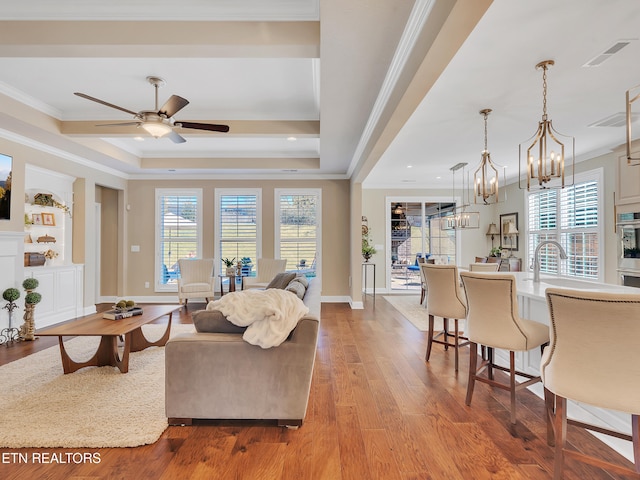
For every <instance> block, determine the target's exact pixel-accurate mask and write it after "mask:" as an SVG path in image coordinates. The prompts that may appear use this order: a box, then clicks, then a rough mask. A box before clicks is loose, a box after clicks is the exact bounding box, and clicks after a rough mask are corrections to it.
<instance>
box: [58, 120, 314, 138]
mask: <svg viewBox="0 0 640 480" xmlns="http://www.w3.org/2000/svg"><path fill="white" fill-rule="evenodd" d="M181 120H183V121H185V122H186V121H187V120H186V119H181ZM126 121H127V120H122V119H120V120H112V121H111V120H93V121H91V120H83V121H63V122H60V123H61V126H60V133H62V134H64V135H70V136H81V135H83V136H94V137H115V136H118V137H121V136H132V137H135V136H139V135H140V134H141V133H145V134H146V132H142V131H141V130H140V128H138V127H136V126H114V127H99V125H101V124H107V123H118V122H126ZM193 121H194V122H201V123H217V124H223V125H229V133H216V132H209V131H207V130H195V129H192V128H176V132H178V133H180V134H181V135H187V136H190V135H194V136H195V135H207V136H211V135H222V136H235V137H243V136H246V137H273V136H279V137H286V136H294V137H298V138H304V137H306V138H318V137H319V136H320V122H319V121H316V120H229V121H227V120H193Z"/></svg>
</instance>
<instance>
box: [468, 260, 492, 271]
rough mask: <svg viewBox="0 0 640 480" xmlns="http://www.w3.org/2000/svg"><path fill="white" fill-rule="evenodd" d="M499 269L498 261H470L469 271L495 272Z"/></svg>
mask: <svg viewBox="0 0 640 480" xmlns="http://www.w3.org/2000/svg"><path fill="white" fill-rule="evenodd" d="M499 269H500V264H499V263H480V262H476V263H470V264H469V271H470V272H497V271H498V270H499Z"/></svg>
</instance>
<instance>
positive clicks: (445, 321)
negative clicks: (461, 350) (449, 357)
mask: <svg viewBox="0 0 640 480" xmlns="http://www.w3.org/2000/svg"><path fill="white" fill-rule="evenodd" d="M442 326H443V327H444V341H445V344H444V350H445V352H446V351H447V350H449V319H448V318H443V319H442Z"/></svg>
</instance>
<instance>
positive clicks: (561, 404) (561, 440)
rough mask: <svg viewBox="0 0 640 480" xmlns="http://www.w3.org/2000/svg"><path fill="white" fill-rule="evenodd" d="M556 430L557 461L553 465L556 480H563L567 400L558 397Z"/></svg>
mask: <svg viewBox="0 0 640 480" xmlns="http://www.w3.org/2000/svg"><path fill="white" fill-rule="evenodd" d="M554 430H555V442H556V450H555V461H554V465H553V478H554V480H561V479H562V470H563V468H564V448H565V443H566V441H567V399H566V398H564V397H560V396H558V395H556V416H555V422H554Z"/></svg>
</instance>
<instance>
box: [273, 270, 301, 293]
mask: <svg viewBox="0 0 640 480" xmlns="http://www.w3.org/2000/svg"><path fill="white" fill-rule="evenodd" d="M294 278H296V274H295V273H294V272H282V273H278V274H277V275H276V276H275V277H273V280H271V282H269V285H267V288H279V289H281V290H284V289H285V288H286V287H287V285H289V282H290V281H291V280H293V279H294Z"/></svg>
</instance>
